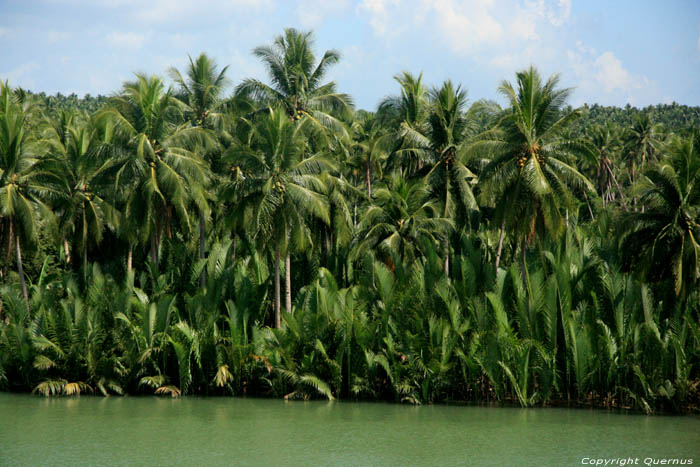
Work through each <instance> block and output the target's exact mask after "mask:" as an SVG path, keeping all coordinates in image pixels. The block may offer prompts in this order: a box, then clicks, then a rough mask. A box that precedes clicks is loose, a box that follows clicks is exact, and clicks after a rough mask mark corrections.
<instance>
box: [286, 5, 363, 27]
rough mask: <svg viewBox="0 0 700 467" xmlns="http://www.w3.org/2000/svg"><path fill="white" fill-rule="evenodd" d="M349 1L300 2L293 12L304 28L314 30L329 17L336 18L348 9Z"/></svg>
mask: <svg viewBox="0 0 700 467" xmlns="http://www.w3.org/2000/svg"><path fill="white" fill-rule="evenodd" d="M350 4H351V3H350V0H335V1H328V0H301V1H299V2H298V3H297V7H296V8H295V10H294V12H295V14H296V16H297V19H298V20H299V23H300V24H301V25H302V26H303V27H304V28H308V29H311V28H315V27H317V26H318V25H320V24H321V23H322V22H323V20H325V19H326V18H327V17H329V16H338V15H342V14H343V13H345V12H346V11H347V10H348V9H349V8H350Z"/></svg>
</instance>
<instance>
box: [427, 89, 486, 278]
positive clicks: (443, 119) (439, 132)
mask: <svg viewBox="0 0 700 467" xmlns="http://www.w3.org/2000/svg"><path fill="white" fill-rule="evenodd" d="M430 101H431V112H430V116H429V117H428V125H429V131H428V139H429V141H430V147H429V149H430V150H432V153H433V154H432V158H431V159H432V160H431V163H432V168H431V169H430V172H429V173H428V176H427V179H428V182H429V183H430V185H431V187H432V190H433V193H434V194H435V195H437V196H439V197H440V199H441V200H442V203H443V214H442V215H443V217H445V218H449V219H452V220H453V221H454V220H455V218H456V215H457V211H460V212H462V213H465V212H466V211H467V210H469V209H478V206H477V203H476V200H475V199H474V193H472V189H471V183H472V182H473V181H474V180H475V179H476V175H475V174H474V173H473V172H472V171H471V170H470V169H469V168H468V167H467V165H466V163H467V158H468V157H469V154H468V152H466V151H465V148H464V145H463V144H462V143H463V142H464V141H465V139H466V136H467V127H468V124H469V121H468V119H467V116H466V115H465V114H464V110H465V109H464V108H465V106H466V104H467V93H466V91H464V90H462V89H461V86H457V87H455V86H454V85H453V84H452V81H449V80H448V81H445V82H444V83H443V85H442V86H441V87H440V88H434V89H432V90H431V91H430ZM444 262H445V266H444V269H445V274H449V271H450V269H449V264H450V244H449V236H446V237H445V259H444Z"/></svg>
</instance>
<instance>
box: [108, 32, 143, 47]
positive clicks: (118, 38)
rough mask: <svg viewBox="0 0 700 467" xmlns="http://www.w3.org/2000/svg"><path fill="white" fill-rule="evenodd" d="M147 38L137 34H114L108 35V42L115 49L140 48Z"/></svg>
mask: <svg viewBox="0 0 700 467" xmlns="http://www.w3.org/2000/svg"><path fill="white" fill-rule="evenodd" d="M145 40H146V36H145V35H143V34H139V33H135V32H112V33H110V34H108V35H107V42H109V43H110V44H111V45H113V46H114V47H123V48H129V49H138V48H140V47H141V46H142V45H143V43H144V41H145Z"/></svg>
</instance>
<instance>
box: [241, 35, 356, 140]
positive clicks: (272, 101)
mask: <svg viewBox="0 0 700 467" xmlns="http://www.w3.org/2000/svg"><path fill="white" fill-rule="evenodd" d="M313 44H314V40H313V35H312V33H311V32H301V31H297V30H296V29H294V28H287V29H285V30H284V34H283V35H280V36H277V37H276V38H275V40H274V42H273V43H272V45H271V46H260V47H256V48H255V49H253V55H255V56H256V57H258V58H259V59H261V60H262V61H263V63H264V64H265V67H266V68H267V72H268V74H269V77H270V84H269V85H268V84H265V83H263V82H262V81H259V80H257V79H254V78H247V79H244V80H243V82H242V83H241V84H239V85H238V86H237V87H236V94H237V95H243V96H251V97H253V98H254V99H256V100H258V101H259V102H260V103H261V104H263V105H264V106H277V105H279V106H281V107H282V108H283V109H284V110H285V112H286V113H287V116H288V117H289V118H290V119H293V120H294V119H296V120H299V119H300V118H301V117H302V116H304V115H305V116H307V117H309V118H310V119H311V120H312V121H313V122H314V123H315V124H317V125H318V126H319V127H323V128H327V129H332V130H334V131H340V132H342V133H346V130H345V127H344V125H343V124H342V122H341V121H340V120H338V119H337V118H336V117H337V116H340V115H347V114H348V113H349V111H350V109H351V107H352V98H351V97H350V96H349V95H347V94H343V93H339V92H338V91H337V90H336V84H335V82H334V81H331V82H330V83H325V84H324V83H323V79H324V77H325V75H326V73H327V71H328V68H329V67H330V66H332V65H334V64H336V63H337V62H338V60H339V59H340V54H339V53H338V52H337V51H335V50H327V51H326V52H325V53H324V54H323V57H322V58H321V59H320V60H319V61H318V62H317V61H316V56H315V55H314V52H313V50H312V48H313Z"/></svg>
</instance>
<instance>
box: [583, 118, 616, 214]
mask: <svg viewBox="0 0 700 467" xmlns="http://www.w3.org/2000/svg"><path fill="white" fill-rule="evenodd" d="M586 137H587V143H588V144H587V145H586V149H587V150H586V151H585V152H584V155H585V157H584V161H585V162H587V163H588V164H589V165H590V166H592V168H593V170H595V174H596V179H597V181H598V194H599V195H600V197H601V199H602V200H603V206H605V205H606V204H607V203H609V202H611V201H613V200H614V199H615V192H614V191H613V183H614V184H615V187H617V189H618V193H617V194H618V195H619V196H620V197H623V196H624V193H623V191H622V188H621V187H620V184H619V183H618V181H617V177H616V176H615V172H614V167H613V158H614V156H615V154H616V153H617V151H618V150H619V149H620V148H619V146H620V141H619V135H618V128H617V127H616V126H615V125H614V124H611V123H609V122H608V123H607V124H606V125H594V126H593V127H591V128H590V129H589V131H588V132H587V135H586Z"/></svg>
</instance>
